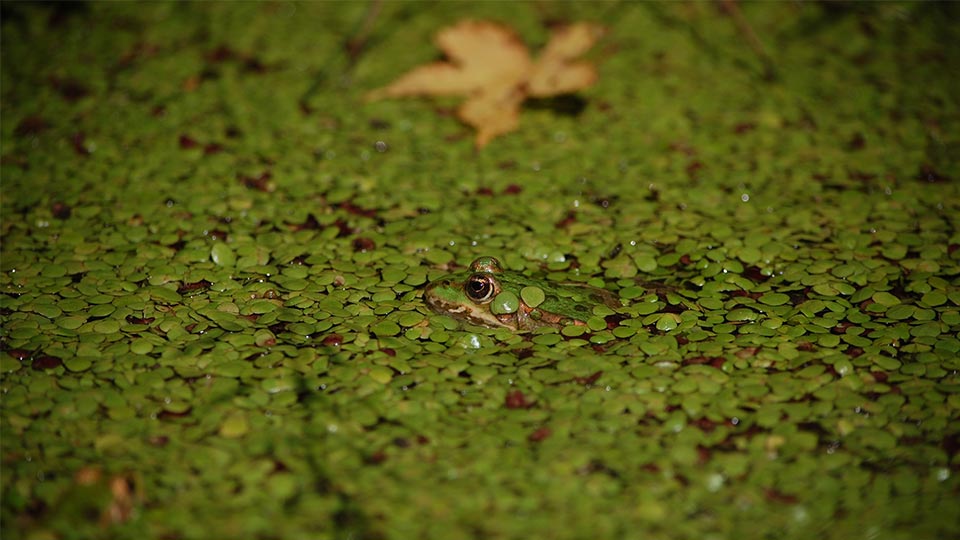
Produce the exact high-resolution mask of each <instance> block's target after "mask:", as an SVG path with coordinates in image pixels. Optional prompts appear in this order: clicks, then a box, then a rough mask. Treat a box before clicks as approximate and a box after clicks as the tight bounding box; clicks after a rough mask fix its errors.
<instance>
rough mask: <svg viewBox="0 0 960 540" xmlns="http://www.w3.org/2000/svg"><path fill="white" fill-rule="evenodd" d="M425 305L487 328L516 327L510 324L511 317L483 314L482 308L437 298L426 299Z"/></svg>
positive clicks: (443, 313) (511, 321) (442, 313)
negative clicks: (506, 318) (502, 317)
mask: <svg viewBox="0 0 960 540" xmlns="http://www.w3.org/2000/svg"><path fill="white" fill-rule="evenodd" d="M427 305H429V306H430V307H431V308H433V310H434V311H436V312H437V313H440V314H441V315H456V316H458V317H460V318H463V319H465V320H467V321H468V322H470V323H471V324H475V325H477V326H485V327H487V328H500V327H507V328H514V329H516V324H511V323H513V320H512V319H513V318H512V317H508V319H510V320H506V321H504V320H502V319H501V318H500V317H497V316H496V315H493V314H490V315H489V316H485V312H484V311H483V310H482V309H480V308H474V307H473V306H468V305H464V304H455V303H448V302H444V301H443V300H441V299H437V298H434V299H430V300H428V301H427Z"/></svg>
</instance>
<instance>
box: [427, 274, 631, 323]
mask: <svg viewBox="0 0 960 540" xmlns="http://www.w3.org/2000/svg"><path fill="white" fill-rule="evenodd" d="M424 301H425V302H426V303H427V305H428V306H430V308H431V309H433V310H434V311H436V312H437V313H440V314H444V315H449V316H451V317H453V318H455V319H458V320H460V321H464V322H468V323H471V324H475V325H478V326H484V327H488V328H509V329H511V330H514V331H517V332H526V331H532V330H536V329H538V328H541V327H546V326H550V327H554V328H562V327H564V326H567V325H577V326H585V325H586V323H587V319H589V318H590V317H592V316H593V310H594V308H595V307H597V306H601V305H603V306H607V307H610V308H614V309H615V308H618V307H621V305H622V304H621V303H620V300H619V298H618V297H617V295H615V294H613V293H612V292H610V291H608V290H606V289H600V288H597V287H591V286H589V285H585V284H581V283H561V282H553V281H549V280H547V279H542V278H536V277H529V276H526V275H524V274H521V273H519V272H510V271H505V270H504V269H503V266H502V265H501V264H500V261H498V260H497V259H496V258H494V257H491V256H482V257H478V258H476V259H475V260H474V261H473V262H472V263H470V268H469V270H466V271H463V272H459V273H456V274H450V275H447V276H443V277H441V278H439V279H436V280H434V281H431V282H430V283H429V284H428V285H427V286H426V288H425V290H424Z"/></svg>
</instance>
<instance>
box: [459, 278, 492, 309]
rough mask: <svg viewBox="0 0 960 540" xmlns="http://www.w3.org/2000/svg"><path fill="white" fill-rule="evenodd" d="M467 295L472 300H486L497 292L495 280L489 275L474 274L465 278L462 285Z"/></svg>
mask: <svg viewBox="0 0 960 540" xmlns="http://www.w3.org/2000/svg"><path fill="white" fill-rule="evenodd" d="M464 289H465V290H466V293H467V296H469V297H470V299H471V300H473V301H474V302H487V301H489V300H490V299H491V298H493V295H494V294H496V292H497V285H496V282H495V281H494V280H493V278H492V277H490V276H485V275H482V274H474V275H472V276H470V278H469V279H467V284H466V286H464Z"/></svg>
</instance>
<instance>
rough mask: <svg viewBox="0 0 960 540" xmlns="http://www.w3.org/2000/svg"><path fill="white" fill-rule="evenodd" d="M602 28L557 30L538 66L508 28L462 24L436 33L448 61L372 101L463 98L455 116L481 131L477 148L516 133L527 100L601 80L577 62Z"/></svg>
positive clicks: (403, 79)
mask: <svg viewBox="0 0 960 540" xmlns="http://www.w3.org/2000/svg"><path fill="white" fill-rule="evenodd" d="M602 33H603V30H602V28H601V27H599V26H597V25H594V24H589V23H576V24H572V25H570V26H565V27H562V28H559V29H557V30H554V31H553V32H552V33H551V35H550V41H549V42H548V43H547V45H546V46H545V47H544V49H543V51H542V52H541V53H540V56H539V58H537V60H536V61H535V62H534V61H533V60H531V58H530V53H529V51H528V50H527V47H526V46H525V45H524V44H523V42H522V41H521V40H520V38H518V37H517V35H516V34H515V33H514V32H513V31H512V30H510V29H509V28H507V27H505V26H502V25H499V24H496V23H492V22H486V21H461V22H459V23H457V24H455V25H453V26H449V27H447V28H444V29H442V30H440V31H439V32H438V33H437V38H436V41H437V47H439V48H440V49H441V50H442V51H443V52H444V53H445V54H446V56H447V58H448V59H449V62H433V63H430V64H425V65H423V66H420V67H417V68H414V69H413V70H411V71H409V72H407V73H406V74H404V75H402V76H400V78H398V79H397V80H395V81H394V82H393V83H391V84H390V85H388V86H385V87H383V88H379V89H377V90H374V91H372V92H370V93H369V94H367V98H368V99H381V98H385V97H403V96H424V95H426V96H443V95H465V96H467V99H466V101H464V102H463V104H461V105H460V107H459V108H458V109H457V116H458V117H459V118H460V119H461V120H463V121H464V122H465V123H466V124H468V125H470V126H473V127H474V128H475V129H476V130H477V138H476V146H477V148H482V147H483V146H485V145H486V144H487V143H488V142H490V140H491V139H493V138H494V137H496V136H498V135H502V134H504V133H507V132H509V131H513V130H514V129H516V127H517V124H518V123H519V117H520V105H521V104H522V103H523V100H524V99H526V98H527V96H535V97H549V96H555V95H557V94H566V93H570V92H575V91H577V90H580V89H583V88H586V87H588V86H590V85H592V84H593V83H594V82H595V81H596V80H597V71H596V69H595V68H594V67H593V65H592V64H590V63H589V62H577V61H575V60H576V58H577V57H578V56H580V55H582V54H583V53H585V52H586V51H587V50H589V49H590V47H592V46H593V44H594V43H595V42H596V40H597V39H598V38H599V37H600V36H601V35H602Z"/></svg>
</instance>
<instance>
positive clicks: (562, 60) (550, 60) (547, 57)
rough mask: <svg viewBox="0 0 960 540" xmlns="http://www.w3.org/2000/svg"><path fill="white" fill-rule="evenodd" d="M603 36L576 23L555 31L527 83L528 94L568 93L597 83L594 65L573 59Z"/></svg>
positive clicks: (599, 30)
mask: <svg viewBox="0 0 960 540" xmlns="http://www.w3.org/2000/svg"><path fill="white" fill-rule="evenodd" d="M602 35H603V28H602V27H600V26H597V25H595V24H590V23H576V24H572V25H570V26H565V27H562V28H560V29H558V30H555V31H554V32H553V35H552V36H551V37H550V41H549V42H548V43H547V46H546V47H544V48H543V52H542V53H541V54H540V58H538V59H537V63H536V64H535V65H534V70H533V73H532V74H531V76H530V80H529V82H528V83H527V86H528V89H529V92H530V95H532V96H537V97H548V96H555V95H557V94H567V93H570V92H575V91H577V90H580V89H583V88H587V87H588V86H590V85H592V84H593V83H594V82H596V80H597V70H596V68H594V67H593V64H590V63H589V62H573V60H574V59H575V58H577V57H578V56H580V55H582V54H583V53H585V52H587V51H589V50H590V48H591V47H593V44H594V43H596V41H597V39H599V38H600V36H602Z"/></svg>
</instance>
